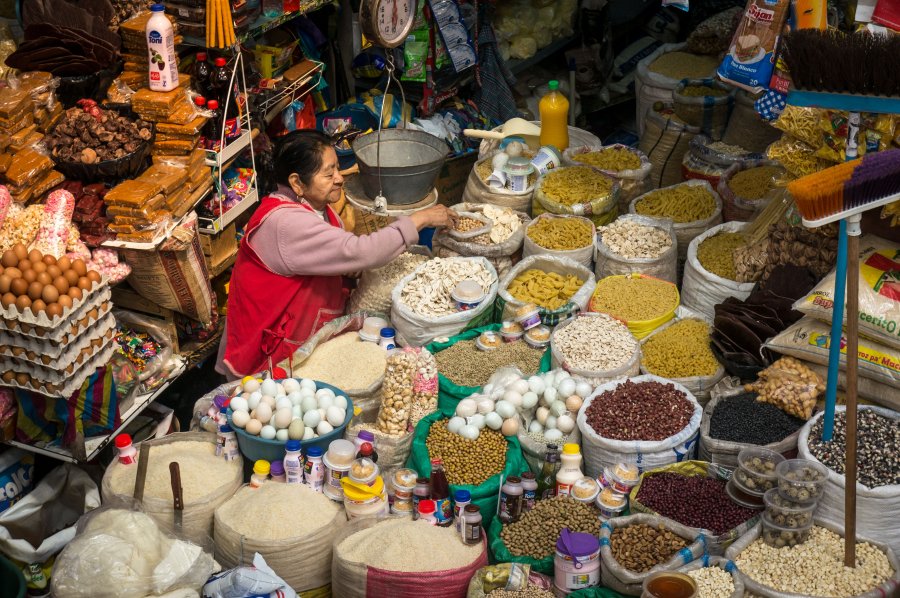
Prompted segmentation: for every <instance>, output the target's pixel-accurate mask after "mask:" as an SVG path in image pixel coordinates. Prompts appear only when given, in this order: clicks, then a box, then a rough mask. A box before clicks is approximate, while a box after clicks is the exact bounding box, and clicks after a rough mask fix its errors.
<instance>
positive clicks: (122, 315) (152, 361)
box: [113, 309, 174, 391]
mask: <svg viewBox="0 0 900 598" xmlns="http://www.w3.org/2000/svg"><path fill="white" fill-rule="evenodd" d="M113 315H114V316H115V318H116V327H117V329H118V330H122V329H126V328H128V329H133V330H136V331H139V332H145V333H147V334H148V335H149V336H151V337H152V338H153V340H155V341H156V342H157V343H159V345H160V348H159V350H157V351H156V354H155V355H150V354H149V353H144V355H148V358H147V359H146V360H145V361H144V363H143V365H142V367H141V369H140V371H139V372H138V379H139V380H140V381H141V384H142V387H143V389H144V390H145V391H147V390H151V389H153V388H155V387H156V386H158V385H159V384H160V383H161V382H162V381H163V380H165V377H166V375H167V374H168V373H169V371H170V370H171V368H170V367H167V366H169V365H170V364H169V362H170V361H171V359H172V353H173V351H172V342H173V340H174V339H172V338H170V337H169V335H168V334H167V333H166V332H165V331H164V330H163V329H162V328H161V327H160V326H159V325H158V324H157V323H156V322H158V320H156V321H154V320H153V319H151V318H147V317H145V316H142V315H140V314H137V313H135V312H131V311H125V310H120V309H116V310H114V311H113ZM135 365H137V364H135Z"/></svg>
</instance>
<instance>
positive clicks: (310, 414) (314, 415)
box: [303, 409, 322, 428]
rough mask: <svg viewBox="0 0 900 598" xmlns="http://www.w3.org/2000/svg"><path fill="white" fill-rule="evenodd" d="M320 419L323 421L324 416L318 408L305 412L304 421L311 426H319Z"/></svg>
mask: <svg viewBox="0 0 900 598" xmlns="http://www.w3.org/2000/svg"><path fill="white" fill-rule="evenodd" d="M320 421H322V416H321V415H319V412H318V410H316V409H313V410H312V411H307V412H306V413H304V414H303V423H304V424H306V425H307V426H309V427H310V428H315V427H316V426H318V425H319V422H320Z"/></svg>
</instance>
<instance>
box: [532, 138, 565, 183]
mask: <svg viewBox="0 0 900 598" xmlns="http://www.w3.org/2000/svg"><path fill="white" fill-rule="evenodd" d="M531 165H532V166H534V169H535V170H536V171H537V172H538V176H540V175H542V174H547V173H548V172H550V171H551V170H553V169H554V168H559V167H560V166H562V156H561V155H560V153H559V150H558V149H556V148H555V147H553V146H552V145H544V146H541V149H539V150H538V152H537V153H536V154H535V155H534V158H532V159H531Z"/></svg>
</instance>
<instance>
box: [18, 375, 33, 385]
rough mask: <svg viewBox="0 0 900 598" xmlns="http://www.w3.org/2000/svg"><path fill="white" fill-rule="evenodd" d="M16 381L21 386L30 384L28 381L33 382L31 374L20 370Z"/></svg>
mask: <svg viewBox="0 0 900 598" xmlns="http://www.w3.org/2000/svg"><path fill="white" fill-rule="evenodd" d="M16 382H18V383H19V385H20V386H28V383H29V382H31V376H29V375H28V374H26V373H25V372H19V373H18V374H16Z"/></svg>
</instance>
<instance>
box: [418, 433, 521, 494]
mask: <svg viewBox="0 0 900 598" xmlns="http://www.w3.org/2000/svg"><path fill="white" fill-rule="evenodd" d="M425 446H427V447H428V455H429V457H430V458H432V459H441V460H443V462H444V471H445V472H446V473H447V481H448V482H450V483H451V484H457V485H463V484H472V485H476V486H477V485H478V484H481V483H482V482H484V481H485V480H487V479H488V478H490V477H491V476H494V475H497V474H498V473H500V472H501V471H503V466H504V465H505V464H506V439H505V438H504V437H503V435H502V434H501V433H500V432H496V431H494V430H491V429H489V428H485V429H483V430H482V431H481V434H480V435H479V436H478V438H477V439H476V440H468V439H466V438H463V437H462V436H460V435H458V434H453V433H451V432H450V430H448V429H447V420H445V419H442V420H440V421H436V422H434V423H433V424H432V425H431V429H430V430H429V431H428V438H427V439H426V440H425Z"/></svg>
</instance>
